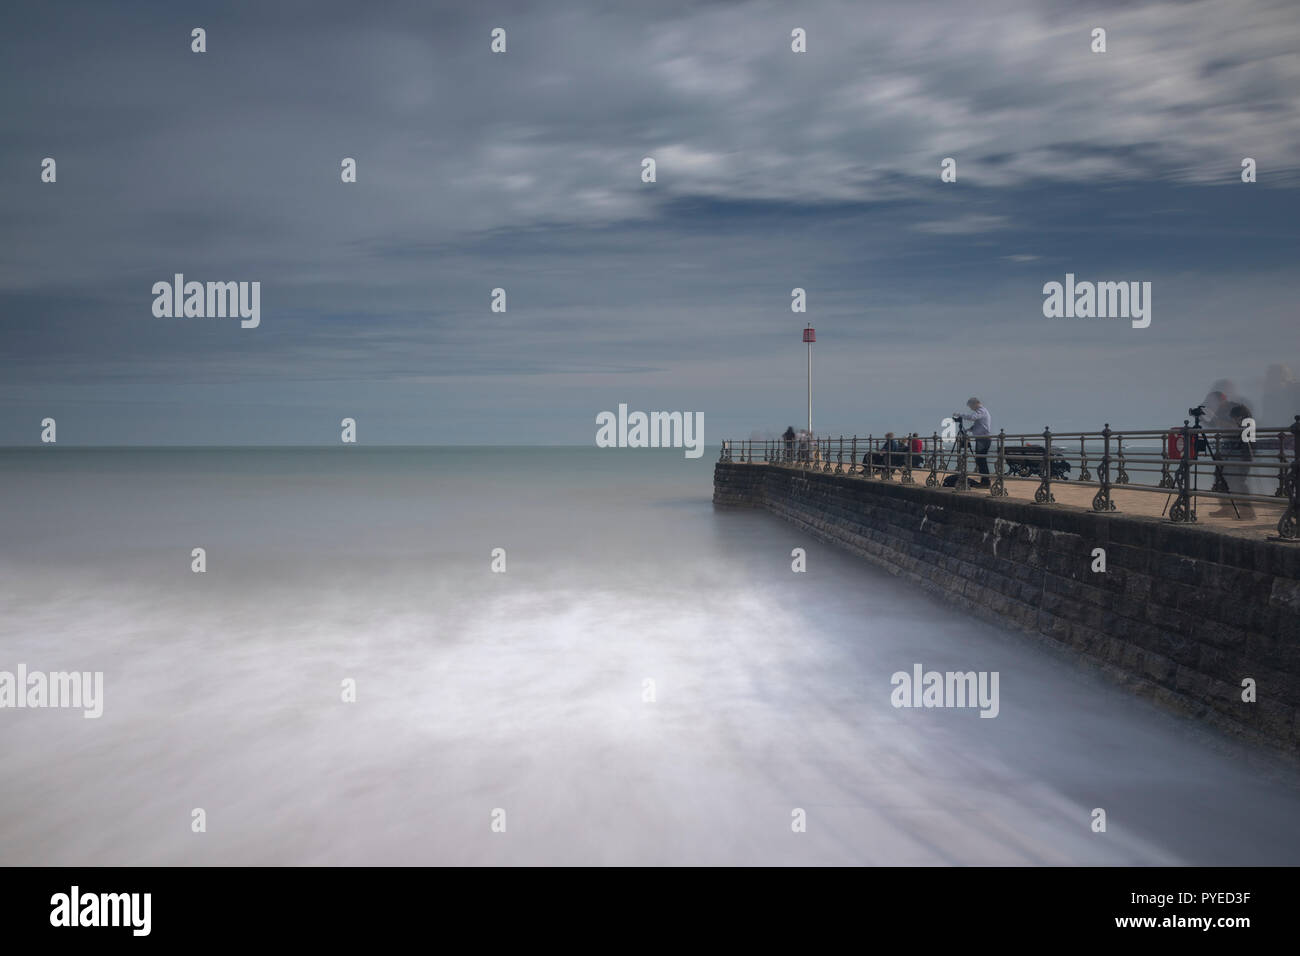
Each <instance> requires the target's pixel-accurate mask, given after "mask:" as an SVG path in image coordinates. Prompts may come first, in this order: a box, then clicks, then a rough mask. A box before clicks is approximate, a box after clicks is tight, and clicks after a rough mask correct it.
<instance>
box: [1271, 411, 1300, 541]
mask: <svg viewBox="0 0 1300 956" xmlns="http://www.w3.org/2000/svg"><path fill="white" fill-rule="evenodd" d="M1291 435H1292V437H1293V438H1294V439H1295V443H1296V451H1297V452H1298V453H1297V454H1296V455H1294V456H1292V459H1291V476H1290V478H1289V479H1288V480H1287V489H1286V490H1287V499H1288V502H1287V506H1286V511H1284V512H1282V517H1281V518H1279V519H1278V522H1277V533H1278V535H1279V536H1281V537H1283V538H1285V539H1286V540H1288V541H1294V540H1295V539H1296V537H1297V530H1296V524H1297V519H1300V415H1297V416H1296V417H1295V421H1294V422H1292V423H1291Z"/></svg>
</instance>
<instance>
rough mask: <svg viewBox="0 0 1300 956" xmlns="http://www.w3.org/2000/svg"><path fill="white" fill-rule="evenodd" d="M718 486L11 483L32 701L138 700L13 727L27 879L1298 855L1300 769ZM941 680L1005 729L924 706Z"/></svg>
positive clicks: (481, 476)
mask: <svg viewBox="0 0 1300 956" xmlns="http://www.w3.org/2000/svg"><path fill="white" fill-rule="evenodd" d="M712 467H713V463H712V461H711V460H709V458H707V457H706V458H703V459H699V460H695V461H691V460H689V459H685V458H683V456H682V454H681V452H680V451H675V452H673V451H649V450H636V451H628V450H600V449H418V450H417V449H364V448H350V447H349V448H339V449H331V450H319V449H299V450H288V449H284V450H231V449H209V450H174V451H158V450H74V449H63V448H41V449H31V450H21V451H18V450H9V451H3V452H0V496H2V500H3V509H2V510H0V522H2V524H0V608H3V616H2V617H0V670H10V671H12V670H14V669H15V668H16V666H17V665H18V664H19V663H20V662H21V663H25V664H26V665H27V666H28V668H29V669H32V670H38V669H39V670H45V671H56V670H91V671H94V670H102V671H104V674H105V690H104V696H105V702H104V715H103V717H102V718H100V719H99V720H86V719H83V717H82V716H81V713H80V712H79V711H68V710H10V709H5V710H0V769H2V772H0V862H3V863H5V864H35V863H46V864H143V863H163V864H197V863H220V864H232V863H253V864H338V863H392V864H397V863H401V864H418V863H449V864H490V863H511V864H533V863H561V864H575V863H612V864H623V863H628V864H631V863H638V864H671V863H687V864H692V863H739V864H804V863H827V864H846V863H872V864H943V863H961V864H1036V863H1048V864H1064V863H1084V864H1103V863H1166V862H1191V863H1233V864H1253V863H1292V864H1294V863H1297V862H1300V834H1298V833H1297V829H1296V828H1295V827H1294V826H1293V823H1292V821H1293V820H1294V819H1295V815H1296V812H1297V810H1300V778H1297V776H1296V774H1295V773H1294V772H1292V771H1290V770H1286V769H1278V768H1276V767H1274V766H1272V765H1271V764H1270V763H1268V762H1267V761H1262V760H1260V759H1256V758H1253V757H1251V756H1250V755H1249V754H1248V753H1247V752H1245V751H1242V750H1239V749H1237V748H1236V747H1235V746H1233V745H1231V744H1228V743H1226V742H1220V741H1217V740H1216V739H1214V738H1212V737H1207V736H1205V735H1204V734H1203V733H1201V732H1200V731H1199V730H1197V729H1196V728H1195V726H1194V725H1193V724H1192V723H1191V722H1188V721H1184V720H1181V719H1176V718H1172V717H1168V716H1166V715H1164V714H1162V713H1159V712H1157V711H1155V710H1154V709H1153V708H1151V707H1150V706H1148V705H1146V704H1145V703H1143V702H1140V701H1137V700H1134V699H1131V698H1130V697H1129V696H1128V695H1126V694H1124V693H1122V692H1119V691H1117V690H1114V689H1112V688H1110V687H1108V686H1106V685H1103V684H1101V683H1099V682H1097V681H1095V680H1093V679H1092V678H1089V677H1086V676H1084V675H1081V674H1079V673H1077V672H1076V671H1075V670H1074V669H1073V668H1071V667H1070V666H1069V665H1068V664H1066V663H1064V662H1061V661H1058V660H1057V659H1055V658H1054V657H1052V656H1050V655H1049V654H1047V653H1046V652H1044V651H1043V650H1041V649H1040V648H1038V647H1037V646H1036V645H1034V644H1033V643H1032V642H1030V641H1029V640H1028V639H1027V638H1024V637H1020V636H1016V635H1011V634H1005V633H1002V632H1001V631H999V630H997V629H994V628H992V627H989V626H986V625H983V624H980V623H977V622H973V621H971V620H969V619H968V618H966V617H964V616H962V615H961V614H959V613H958V612H956V611H955V610H953V609H951V608H949V607H946V606H944V605H943V604H942V603H939V602H937V601H935V600H932V599H929V598H927V597H925V596H923V595H920V594H918V593H916V592H915V591H913V590H911V589H910V588H907V587H904V586H902V585H900V584H899V583H898V582H897V581H895V580H894V579H893V578H891V577H890V576H889V575H887V574H885V573H883V572H881V571H878V570H876V569H874V568H872V567H870V566H868V565H866V564H865V563H864V562H862V561H860V560H858V559H856V558H854V557H852V556H850V555H847V554H844V553H842V552H839V551H838V550H836V549H833V548H830V547H827V546H824V545H821V544H819V543H818V542H816V541H814V540H812V539H811V538H809V537H808V536H806V535H804V534H802V533H801V532H799V531H798V530H797V529H795V528H793V527H792V526H790V525H787V524H785V523H783V522H781V521H779V520H778V519H776V518H774V517H772V516H770V515H767V514H763V513H758V512H725V511H724V512H716V513H715V511H714V510H713V507H712V505H711V503H710V496H711V491H712V487H711V471H712ZM195 547H203V548H206V549H207V560H208V570H207V573H205V574H194V573H192V572H191V570H190V561H191V558H190V551H191V549H192V548H195ZM498 547H499V548H504V549H505V550H506V560H507V571H506V573H504V574H493V573H491V571H490V561H491V552H492V549H493V548H498ZM795 547H802V548H805V549H806V550H807V553H808V572H807V573H806V574H794V573H792V572H791V570H790V561H791V558H790V552H791V549H792V548H795ZM914 662H919V663H921V664H923V665H924V666H925V667H926V668H927V669H937V670H962V671H967V670H976V671H998V672H1000V674H1001V681H1000V690H1001V701H1000V705H1001V712H1000V714H999V716H998V717H997V718H996V719H992V720H990V719H980V718H979V717H978V716H977V712H976V711H974V710H912V709H898V710H896V709H894V708H893V707H892V706H891V705H890V691H891V689H892V688H891V686H890V683H889V679H890V675H891V674H892V673H894V672H895V671H898V670H910V669H911V667H912V664H913V663H914ZM345 678H352V679H354V680H355V681H356V682H357V692H358V700H357V702H356V703H354V704H347V703H343V702H341V700H340V693H341V692H340V682H341V681H342V680H343V679H345ZM646 678H650V679H653V680H654V681H655V689H656V698H657V699H656V700H655V702H653V703H646V702H643V700H642V690H643V681H644V680H645V679H646ZM196 807H201V808H203V809H204V810H205V811H206V813H207V822H208V828H207V832H206V833H201V834H196V833H192V832H191V829H190V821H191V810H192V809H193V808H196ZM1094 807H1102V808H1105V810H1106V811H1107V814H1108V820H1109V826H1108V830H1107V832H1106V833H1104V834H1099V833H1093V832H1091V830H1090V827H1089V824H1090V821H1091V816H1090V813H1091V810H1092V809H1093V808H1094ZM495 808H502V809H504V810H505V811H506V832H505V833H493V832H492V831H491V828H490V823H491V820H492V812H493V810H494V809H495ZM794 808H802V809H803V810H805V811H806V813H807V819H808V824H807V832H806V833H793V832H792V830H791V813H792V810H793V809H794Z"/></svg>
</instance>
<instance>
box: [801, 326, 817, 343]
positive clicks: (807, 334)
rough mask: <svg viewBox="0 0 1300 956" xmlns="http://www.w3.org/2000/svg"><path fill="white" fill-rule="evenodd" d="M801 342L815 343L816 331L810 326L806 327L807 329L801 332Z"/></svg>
mask: <svg viewBox="0 0 1300 956" xmlns="http://www.w3.org/2000/svg"><path fill="white" fill-rule="evenodd" d="M803 340H804V341H805V342H816V341H817V330H816V329H814V328H813V327H812V326H811V325H810V326H808V328H806V329H804V330H803Z"/></svg>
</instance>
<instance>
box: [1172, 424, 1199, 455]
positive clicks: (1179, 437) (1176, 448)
mask: <svg viewBox="0 0 1300 956" xmlns="http://www.w3.org/2000/svg"><path fill="white" fill-rule="evenodd" d="M1168 438H1169V446H1168V448H1167V454H1166V455H1165V457H1166V458H1176V459H1177V460H1179V461H1182V460H1183V433H1182V430H1181V429H1179V430H1178V431H1176V432H1170V433H1169V435H1168ZM1187 457H1188V458H1195V457H1196V436H1195V435H1193V436H1192V447H1191V450H1190V451H1188V453H1187Z"/></svg>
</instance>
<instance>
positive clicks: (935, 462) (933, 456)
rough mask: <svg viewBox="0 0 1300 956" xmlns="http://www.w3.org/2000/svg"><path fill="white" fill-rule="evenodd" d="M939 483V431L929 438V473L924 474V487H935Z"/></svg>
mask: <svg viewBox="0 0 1300 956" xmlns="http://www.w3.org/2000/svg"><path fill="white" fill-rule="evenodd" d="M938 485H939V433H938V432H935V433H934V435H933V437H931V439H930V473H929V474H928V475H926V476H925V487H927V488H935V487H938Z"/></svg>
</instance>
